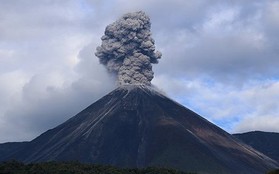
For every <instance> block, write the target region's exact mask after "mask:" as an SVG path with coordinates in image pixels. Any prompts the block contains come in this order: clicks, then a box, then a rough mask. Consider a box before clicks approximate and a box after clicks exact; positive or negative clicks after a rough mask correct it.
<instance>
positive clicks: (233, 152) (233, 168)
mask: <svg viewBox="0 0 279 174" xmlns="http://www.w3.org/2000/svg"><path fill="white" fill-rule="evenodd" d="M7 159H17V160H20V161H23V162H26V163H29V162H43V161H53V160H54V161H72V160H78V161H80V162H85V163H96V164H106V165H107V164H109V165H114V166H119V167H129V168H135V167H138V168H142V167H148V166H158V167H167V168H174V169H179V170H183V171H191V172H198V173H212V174H213V173H214V174H216V173H226V174H227V173H228V174H233V173H238V174H246V173H247V174H251V173H253V174H258V173H259V174H260V173H264V172H266V171H268V170H270V169H274V168H276V167H278V164H277V163H276V162H275V161H274V160H272V159H270V158H269V157H267V156H265V155H263V154H262V153H260V152H258V151H256V150H254V149H252V148H251V147H249V146H247V145H245V144H244V143H242V142H240V141H239V140H238V139H236V138H235V137H233V136H232V135H230V134H229V133H227V132H225V131H224V130H222V129H221V128H219V127H217V126H215V125H214V124H212V123H210V122H209V121H207V120H206V119H204V118H203V117H201V116H199V115H198V114H196V113H194V112H193V111H191V110H189V109H187V108H185V107H184V106H182V105H180V104H178V103H177V102H175V101H173V100H171V99H170V98H168V97H166V96H165V95H163V94H161V93H160V92H158V91H156V90H154V89H153V88H151V87H147V86H142V85H123V86H121V87H118V88H117V89H115V90H114V91H112V92H111V93H109V94H107V95H106V96H104V97H103V98H101V99H99V100H98V101H96V102H95V103H93V104H92V105H90V106H89V107H87V108H86V109H84V110H83V111H81V112H80V113H78V114H77V115H76V116H74V117H72V118H71V119H69V120H68V121H66V122H65V123H63V124H61V125H59V126H57V127H55V128H54V129H51V130H48V131H47V132H45V133H43V134H42V135H40V136H39V137H37V138H36V139H34V140H32V141H30V142H28V143H25V144H24V145H23V146H21V147H20V148H19V149H17V150H14V151H13V152H12V153H10V154H8V155H7V154H6V156H5V157H4V158H3V157H2V160H7Z"/></svg>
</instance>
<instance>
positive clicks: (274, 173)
mask: <svg viewBox="0 0 279 174" xmlns="http://www.w3.org/2000/svg"><path fill="white" fill-rule="evenodd" d="M267 174H279V169H277V170H272V171H270V172H268V173H267Z"/></svg>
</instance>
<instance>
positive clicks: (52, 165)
mask: <svg viewBox="0 0 279 174" xmlns="http://www.w3.org/2000/svg"><path fill="white" fill-rule="evenodd" d="M0 174H190V173H185V172H181V171H177V170H174V169H164V168H155V167H148V168H145V169H120V168H116V167H112V166H103V165H95V164H82V163H79V162H43V163H31V164H24V163H21V162H17V161H8V162H2V163H0Z"/></svg>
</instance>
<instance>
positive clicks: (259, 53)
mask: <svg viewBox="0 0 279 174" xmlns="http://www.w3.org/2000/svg"><path fill="white" fill-rule="evenodd" d="M278 9H279V2H278V1H276V0H270V1H262V0H247V1H243V0H187V1H184V0H141V1H139V0H138V1H136V0H107V1H103V0H67V1H66V0H61V1H50V0H41V1H35V0H29V1H25V0H9V1H1V2H0V142H6V141H23V140H31V139H33V138H35V137H36V136H38V135H39V134H41V133H43V132H44V131H46V130H48V129H50V128H53V127H55V126H57V125H58V124H60V123H62V122H64V121H65V120H67V119H68V118H70V117H72V116H73V115H75V114H76V113H78V112H79V111H81V110H82V109H83V108H85V107H87V106H88V105H90V104H91V103H93V102H94V101H96V100H97V99H99V98H100V97H102V96H103V95H105V94H106V93H108V92H109V91H110V90H112V89H114V88H115V86H114V82H113V80H112V78H111V77H110V76H109V75H108V74H107V73H106V70H105V68H104V67H103V66H102V65H100V64H99V62H98V59H97V58H96V57H95V56H94V52H95V49H96V47H97V46H98V45H100V44H101V40H100V37H101V36H102V35H103V32H104V29H105V27H106V25H108V24H110V23H111V22H113V21H115V20H116V19H118V18H119V17H121V15H123V14H125V13H127V12H134V11H138V10H143V11H145V12H146V13H147V14H148V15H149V16H150V18H151V22H152V34H153V35H152V37H153V38H154V39H155V42H156V49H157V50H160V51H161V52H162V54H163V56H162V59H161V60H160V62H159V64H157V65H154V66H153V69H154V72H155V78H154V79H153V81H152V83H153V84H154V85H156V86H157V87H158V88H159V89H161V90H162V91H164V92H165V93H166V94H167V95H168V96H169V97H171V98H173V99H175V100H176V101H178V102H180V103H182V104H183V105H185V106H186V107H188V108H190V109H192V110H193V111H195V112H197V113H199V114H200V115H202V116H203V117H205V118H206V119H208V120H210V121H212V122H213V123H215V124H217V125H218V126H220V127H221V128H223V129H225V130H226V131H228V132H230V133H234V132H245V131H252V130H262V131H274V132H279V127H278V125H279V104H278V101H279V70H278V67H279V58H278V57H279V49H278V48H279V11H278Z"/></svg>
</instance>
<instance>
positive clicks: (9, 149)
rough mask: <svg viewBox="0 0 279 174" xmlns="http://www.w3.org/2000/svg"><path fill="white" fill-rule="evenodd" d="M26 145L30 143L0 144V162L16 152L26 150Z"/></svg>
mask: <svg viewBox="0 0 279 174" xmlns="http://www.w3.org/2000/svg"><path fill="white" fill-rule="evenodd" d="M26 144H28V142H9V143H3V144H0V161H2V160H5V159H6V158H7V156H9V155H11V154H12V153H14V152H15V151H17V150H20V149H22V148H24V146H25V145H26Z"/></svg>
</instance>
